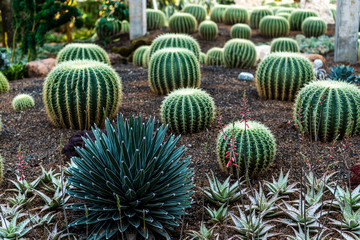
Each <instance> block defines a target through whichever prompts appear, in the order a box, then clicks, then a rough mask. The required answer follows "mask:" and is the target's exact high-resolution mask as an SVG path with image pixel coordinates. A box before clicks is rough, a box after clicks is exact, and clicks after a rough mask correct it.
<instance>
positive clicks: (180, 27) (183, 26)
mask: <svg viewBox="0 0 360 240" xmlns="http://www.w3.org/2000/svg"><path fill="white" fill-rule="evenodd" d="M169 28H170V32H173V33H188V34H191V33H194V32H195V31H196V28H197V21H196V19H195V17H194V16H193V15H191V14H189V13H176V14H174V15H172V16H171V17H170V19H169Z"/></svg>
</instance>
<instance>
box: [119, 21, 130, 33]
mask: <svg viewBox="0 0 360 240" xmlns="http://www.w3.org/2000/svg"><path fill="white" fill-rule="evenodd" d="M121 32H124V33H128V32H130V24H129V22H128V21H127V20H123V21H122V22H121Z"/></svg>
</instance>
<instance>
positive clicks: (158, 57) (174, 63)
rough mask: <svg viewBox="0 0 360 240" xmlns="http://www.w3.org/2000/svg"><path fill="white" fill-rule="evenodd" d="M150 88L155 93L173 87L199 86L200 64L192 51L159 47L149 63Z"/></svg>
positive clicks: (165, 91) (164, 92)
mask: <svg viewBox="0 0 360 240" xmlns="http://www.w3.org/2000/svg"><path fill="white" fill-rule="evenodd" d="M149 82H150V88H151V90H152V91H153V92H155V93H157V94H167V93H169V92H171V91H172V90H174V89H179V88H187V87H195V88H196V87H200V82H201V77H200V64H199V61H198V58H196V57H195V55H194V53H193V52H191V51H190V50H187V49H184V48H165V49H161V50H159V51H157V52H155V54H154V55H153V56H152V57H151V59H150V63H149Z"/></svg>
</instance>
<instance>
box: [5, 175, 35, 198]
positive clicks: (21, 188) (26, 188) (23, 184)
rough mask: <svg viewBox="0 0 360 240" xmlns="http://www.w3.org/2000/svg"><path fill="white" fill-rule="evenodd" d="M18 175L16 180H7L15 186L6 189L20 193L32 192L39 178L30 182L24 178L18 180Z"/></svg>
mask: <svg viewBox="0 0 360 240" xmlns="http://www.w3.org/2000/svg"><path fill="white" fill-rule="evenodd" d="M18 179H19V176H16V180H15V181H14V180H11V179H10V180H9V181H10V182H12V183H13V184H14V185H15V188H12V189H8V190H6V191H10V192H18V193H22V194H27V193H32V192H33V190H34V189H35V188H36V187H37V186H38V185H39V183H40V181H41V178H37V179H35V180H34V181H32V182H28V181H26V179H21V180H18Z"/></svg>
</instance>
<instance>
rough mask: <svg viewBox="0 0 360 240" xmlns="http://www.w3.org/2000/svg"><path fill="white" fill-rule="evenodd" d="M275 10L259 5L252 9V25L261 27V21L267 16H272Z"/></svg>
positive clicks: (255, 27)
mask: <svg viewBox="0 0 360 240" xmlns="http://www.w3.org/2000/svg"><path fill="white" fill-rule="evenodd" d="M271 15H273V12H272V11H271V10H270V9H269V8H267V7H259V8H255V9H253V10H252V12H251V14H250V26H251V28H253V29H257V28H259V25H260V21H261V19H262V18H263V17H265V16H271Z"/></svg>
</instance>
